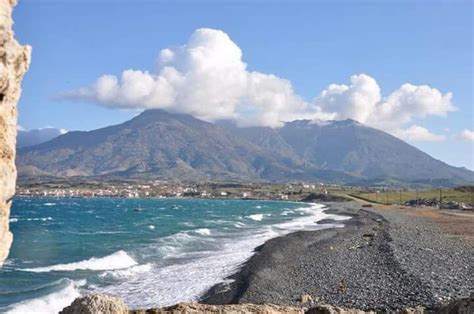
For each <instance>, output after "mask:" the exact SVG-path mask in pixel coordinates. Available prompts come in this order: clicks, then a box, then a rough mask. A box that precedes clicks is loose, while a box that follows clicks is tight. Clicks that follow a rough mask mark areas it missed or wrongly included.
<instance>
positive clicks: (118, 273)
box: [99, 264, 153, 280]
mask: <svg viewBox="0 0 474 314" xmlns="http://www.w3.org/2000/svg"><path fill="white" fill-rule="evenodd" d="M152 268H153V265H152V264H143V265H137V266H132V267H129V268H126V269H119V270H108V271H106V272H104V273H102V274H100V275H99V277H101V278H105V279H113V280H127V279H129V278H131V277H134V276H135V275H138V274H142V273H147V272H149V271H150V270H151V269H152Z"/></svg>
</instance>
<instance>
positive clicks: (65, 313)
mask: <svg viewBox="0 0 474 314" xmlns="http://www.w3.org/2000/svg"><path fill="white" fill-rule="evenodd" d="M59 313H60V314H108V313H114V314H128V307H127V305H125V303H123V301H122V299H120V298H117V297H114V296H110V295H106V294H90V295H87V296H85V297H81V298H77V299H76V300H74V302H72V304H71V305H69V306H68V307H66V308H64V309H63V310H62V311H61V312H59Z"/></svg>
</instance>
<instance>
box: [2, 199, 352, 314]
mask: <svg viewBox="0 0 474 314" xmlns="http://www.w3.org/2000/svg"><path fill="white" fill-rule="evenodd" d="M325 218H337V219H343V218H342V217H337V216H336V217H334V216H333V215H328V214H325V213H324V212H323V206H322V205H317V204H301V203H290V202H274V201H244V200H197V199H117V198H82V199H76V198H19V199H15V200H14V203H13V207H12V212H11V219H10V225H11V230H12V232H13V234H14V243H13V247H12V249H11V253H10V256H9V258H8V260H7V261H6V263H5V265H4V267H3V268H1V269H0V311H1V312H8V311H10V312H12V313H15V312H16V313H24V312H38V313H40V312H41V313H54V312H57V311H58V310H60V309H62V308H63V307H64V306H66V305H68V304H70V303H71V302H72V300H74V298H76V297H77V296H79V295H81V294H86V293H89V292H105V293H110V294H114V295H119V296H121V297H123V298H124V300H125V301H126V303H127V304H128V305H129V306H131V307H134V308H136V307H151V306H163V305H171V304H174V303H176V302H179V301H192V300H196V299H197V298H199V297H200V296H201V295H202V294H203V293H204V292H205V291H206V290H207V289H209V288H210V287H212V286H213V285H214V284H216V283H219V282H224V280H225V278H226V277H228V276H229V275H231V274H232V273H234V272H236V271H237V270H238V267H239V266H240V265H241V264H242V263H243V262H244V261H245V260H247V259H248V258H249V257H250V256H251V255H252V251H253V249H254V248H255V247H257V246H259V245H261V244H263V243H264V242H265V241H266V240H268V239H270V238H273V237H276V236H279V235H283V234H286V233H289V232H291V231H295V230H302V229H305V230H309V229H318V228H323V227H328V225H324V226H323V225H318V224H317V223H316V222H317V221H318V220H321V219H325Z"/></svg>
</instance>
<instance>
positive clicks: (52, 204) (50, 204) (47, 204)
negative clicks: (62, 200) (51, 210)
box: [43, 203, 56, 206]
mask: <svg viewBox="0 0 474 314" xmlns="http://www.w3.org/2000/svg"><path fill="white" fill-rule="evenodd" d="M43 205H44V206H54V205H56V203H44V204H43Z"/></svg>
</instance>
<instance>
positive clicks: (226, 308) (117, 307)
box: [60, 294, 474, 314]
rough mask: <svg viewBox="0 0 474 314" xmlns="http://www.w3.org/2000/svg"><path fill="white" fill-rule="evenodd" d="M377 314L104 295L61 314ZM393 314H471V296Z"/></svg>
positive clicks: (331, 308) (93, 296)
mask: <svg viewBox="0 0 474 314" xmlns="http://www.w3.org/2000/svg"><path fill="white" fill-rule="evenodd" d="M108 313H114V314H115V313H117V314H126V313H130V314H197V313H209V314H213V313H215V314H235V313H239V314H254V313H255V314H257V313H258V314H376V313H377V312H375V311H362V310H357V309H346V308H342V307H337V306H332V305H328V304H308V305H307V306H306V307H304V308H299V307H291V306H284V305H275V304H225V305H210V304H201V303H179V304H176V305H173V306H169V307H163V308H155V309H147V310H129V309H128V308H127V306H126V305H125V303H124V302H123V301H122V300H121V299H120V298H117V297H114V296H110V295H105V294H91V295H87V296H85V297H80V298H77V299H76V300H74V302H73V303H72V304H71V305H70V306H68V307H66V308H64V309H63V310H62V311H61V312H60V314H108ZM387 313H392V314H428V313H442V314H450V313H458V314H468V313H474V294H471V296H470V298H464V299H459V300H454V301H453V302H451V303H450V304H447V305H445V306H443V307H441V308H437V309H425V308H423V307H416V308H407V309H403V310H396V311H387Z"/></svg>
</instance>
